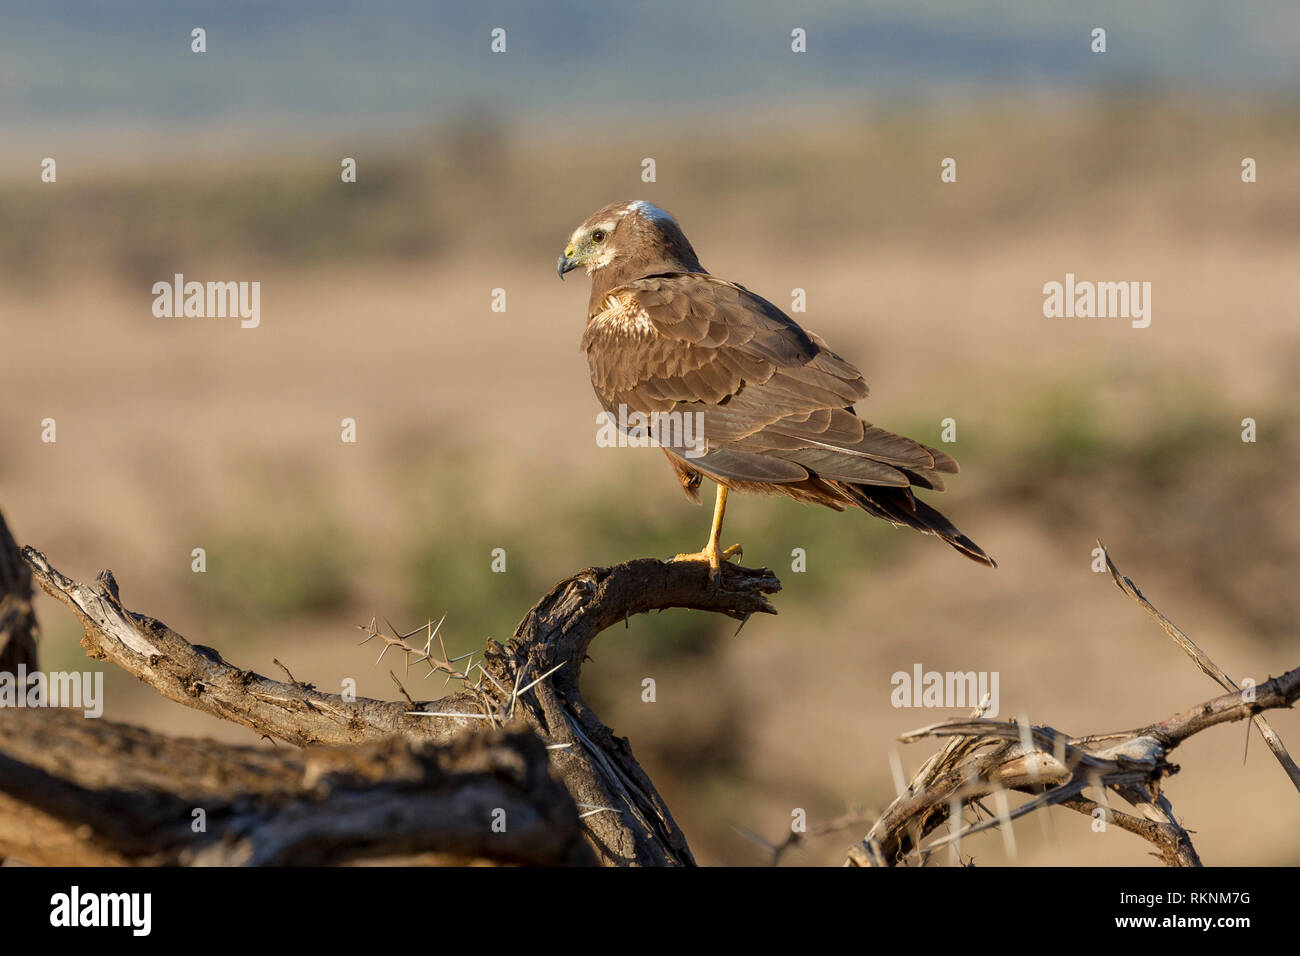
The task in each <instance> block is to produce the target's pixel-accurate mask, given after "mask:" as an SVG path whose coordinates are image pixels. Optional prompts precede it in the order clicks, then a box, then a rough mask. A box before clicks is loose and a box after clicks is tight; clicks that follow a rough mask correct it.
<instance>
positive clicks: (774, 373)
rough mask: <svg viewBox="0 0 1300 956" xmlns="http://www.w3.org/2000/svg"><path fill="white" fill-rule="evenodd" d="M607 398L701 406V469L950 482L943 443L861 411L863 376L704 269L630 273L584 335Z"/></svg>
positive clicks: (644, 404) (741, 474)
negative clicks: (918, 438)
mask: <svg viewBox="0 0 1300 956" xmlns="http://www.w3.org/2000/svg"><path fill="white" fill-rule="evenodd" d="M583 345H584V347H585V349H586V351H587V356H588V362H589V365H590V368H591V373H592V384H593V385H594V386H595V388H596V392H597V394H598V395H599V396H600V398H601V401H602V403H603V404H604V405H605V407H606V408H607V409H610V410H611V411H614V410H616V409H617V407H618V406H619V405H624V406H626V407H627V408H628V409H629V410H632V411H639V412H643V413H646V414H650V413H654V412H668V411H681V412H694V413H698V414H700V415H701V416H702V434H703V437H704V439H705V440H706V441H707V445H708V451H709V453H708V454H707V455H706V456H704V457H702V458H701V457H697V458H695V460H694V461H693V462H692V464H693V465H695V466H698V467H700V468H701V470H704V471H707V472H710V473H713V474H717V475H719V476H721V477H725V478H734V479H737V480H746V481H760V482H762V481H768V482H778V483H779V482H790V481H800V480H803V478H806V477H807V473H808V471H812V472H814V473H816V474H818V475H820V476H823V477H826V478H831V479H835V480H840V481H853V482H862V483H864V484H873V485H896V486H906V485H908V484H909V483H917V484H921V485H923V486H926V487H932V488H942V487H943V484H942V481H941V480H940V478H939V476H938V474H937V472H949V473H951V472H955V471H956V470H957V466H956V462H954V461H953V460H952V459H951V458H950V457H949V456H947V455H945V454H944V453H943V452H940V451H937V450H935V449H932V448H929V447H927V446H925V445H922V444H920V443H919V442H914V441H912V440H911V439H908V438H904V437H902V436H900V435H895V434H893V433H892V432H888V431H886V430H884V429H882V428H877V427H875V426H873V425H871V424H870V423H869V422H865V421H863V420H862V419H860V418H858V417H857V415H856V414H855V413H854V411H853V408H852V406H853V405H854V403H855V402H858V401H860V400H862V399H863V398H865V397H866V396H867V391H868V390H867V385H866V383H865V382H864V381H863V379H862V374H861V373H860V372H859V371H858V370H857V369H856V368H854V367H853V366H852V365H851V364H849V363H848V362H846V361H844V359H842V358H840V357H839V356H838V355H836V354H835V353H834V352H832V351H830V350H829V349H828V348H827V347H826V345H825V343H824V342H823V341H822V340H821V339H820V338H818V337H817V336H815V335H811V334H810V333H808V332H805V331H804V330H803V329H802V328H800V327H799V325H798V324H797V323H796V322H794V321H793V320H792V319H790V318H789V317H788V316H786V315H785V314H784V313H782V312H781V310H780V309H778V308H777V307H776V306H775V305H773V304H772V303H770V302H768V301H767V300H765V299H762V298H760V297H759V296H757V295H754V294H753V293H752V292H749V291H748V290H747V289H745V288H743V287H741V286H738V285H735V284H733V283H729V282H725V281H723V280H720V279H716V278H714V277H713V276H710V275H706V274H701V273H673V274H668V275H662V276H651V277H648V278H645V279H639V280H637V281H635V282H630V283H627V284H626V285H623V286H620V287H619V288H618V289H616V290H614V292H613V293H611V295H610V296H609V298H608V299H607V300H606V306H605V311H604V312H601V313H598V314H597V315H595V316H593V317H592V319H591V321H590V322H589V323H588V326H587V333H586V336H584V339H583ZM724 452H725V453H726V454H723V453H724Z"/></svg>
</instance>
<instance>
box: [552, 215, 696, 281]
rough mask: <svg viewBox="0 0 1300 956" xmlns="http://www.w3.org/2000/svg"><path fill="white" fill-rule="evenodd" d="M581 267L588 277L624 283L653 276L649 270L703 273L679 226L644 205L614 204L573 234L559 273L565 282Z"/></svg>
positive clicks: (558, 266) (561, 257)
mask: <svg viewBox="0 0 1300 956" xmlns="http://www.w3.org/2000/svg"><path fill="white" fill-rule="evenodd" d="M579 266H581V267H582V268H584V269H586V270H587V275H589V276H590V275H595V274H596V272H597V271H598V270H606V272H607V273H608V274H609V275H610V277H611V278H612V277H613V276H614V275H617V276H618V277H619V279H620V280H626V279H629V278H637V277H638V276H639V275H648V274H651V273H649V272H645V271H642V270H644V269H645V268H646V267H647V266H653V267H655V268H656V269H659V271H670V272H702V271H703V268H702V267H701V266H700V261H699V259H697V258H696V257H695V250H694V249H692V248H691V244H690V242H689V241H687V239H686V236H685V235H684V234H683V233H682V230H681V227H680V226H678V225H677V221H676V220H675V219H673V217H672V216H670V215H668V213H666V212H664V211H663V210H662V209H660V208H659V207H658V206H656V205H653V204H652V203H648V202H646V201H645V200H643V199H638V200H635V201H633V202H616V203H610V204H609V205H608V206H605V207H604V208H602V209H598V210H596V211H595V212H594V213H592V214H591V215H590V216H589V217H587V221H586V222H584V223H583V224H582V225H581V226H579V227H578V228H577V229H575V230H573V235H571V236H569V244H568V245H567V246H565V248H564V255H562V256H560V259H559V261H558V262H557V263H556V264H555V271H556V273H557V274H558V275H559V277H560V278H561V279H563V278H564V274H565V273H566V272H571V271H572V270H574V269H576V268H578V267H579ZM660 267H662V268H660Z"/></svg>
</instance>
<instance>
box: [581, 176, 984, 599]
mask: <svg viewBox="0 0 1300 956" xmlns="http://www.w3.org/2000/svg"><path fill="white" fill-rule="evenodd" d="M579 266H582V267H583V268H585V269H586V270H587V275H588V276H590V277H591V302H590V304H589V306H588V308H587V329H586V332H585V334H584V335H583V337H582V347H583V349H584V350H585V351H586V353H587V362H588V365H589V366H590V368H591V383H592V385H594V386H595V389H596V395H597V397H598V398H599V399H600V402H601V404H602V405H603V406H604V407H605V410H606V412H608V413H609V414H610V416H611V417H612V418H613V419H614V420H615V421H617V422H618V423H619V428H620V429H621V430H622V431H623V432H624V433H625V434H629V435H636V436H638V437H641V438H645V437H646V435H647V434H649V435H650V436H651V437H652V438H653V439H654V441H655V443H656V444H659V445H660V446H661V447H662V448H663V451H664V454H665V455H667V456H668V461H669V462H670V463H671V465H672V467H673V469H674V471H676V473H677V477H678V478H679V479H680V481H681V483H682V488H683V490H684V491H685V492H686V495H687V497H688V498H690V499H691V500H693V501H695V502H697V503H698V502H699V500H700V493H699V487H700V481H701V479H702V477H705V476H707V477H709V478H711V479H713V481H715V482H716V483H717V485H718V497H717V504H716V506H715V508H714V512H713V527H712V530H711V531H710V533H709V540H708V543H707V544H706V545H705V546H704V550H703V551H700V552H698V553H694V554H679V555H677V557H676V558H675V559H674V560H687V561H707V562H708V564H709V566H710V567H711V568H713V571H714V574H715V576H716V575H717V574H718V572H719V570H720V568H721V563H722V561H723V560H725V559H728V558H732V557H735V556H738V555H739V554H740V553H741V548H740V546H739V545H733V546H732V547H730V548H727V549H726V550H722V548H721V547H720V541H721V536H722V518H723V514H724V513H725V511H726V507H727V492H728V490H729V489H734V490H736V491H762V492H769V493H775V494H782V495H786V496H788V497H790V498H794V499H796V500H798V501H811V502H815V503H817V504H819V505H825V506H826V507H828V508H834V509H835V510H836V511H843V510H844V509H845V508H847V507H849V506H857V507H858V508H861V509H862V510H863V511H866V512H868V513H869V514H873V515H875V516H876V517H877V518H884V519H885V520H886V521H889V522H891V523H893V524H895V525H906V526H907V527H909V528H915V529H916V530H918V531H921V532H923V533H925V534H933V535H938V536H939V537H940V538H943V540H945V541H947V542H948V543H949V544H950V545H952V546H953V547H954V548H956V549H957V550H958V551H960V552H961V553H962V554H964V555H966V556H967V557H968V558H971V559H972V560H975V561H978V562H980V563H981V564H987V565H989V566H990V567H996V566H997V565H996V563H995V562H994V560H993V559H992V558H990V557H989V556H988V555H987V554H985V553H984V551H983V549H982V548H980V546H979V545H977V544H976V543H975V542H974V541H972V540H971V539H970V538H968V537H966V536H965V535H964V534H962V533H961V532H960V531H958V530H957V529H956V528H955V527H953V525H952V523H951V522H950V521H949V520H948V519H947V518H945V517H944V516H943V515H942V514H940V513H939V512H938V511H936V510H935V509H934V508H931V507H930V506H929V505H927V504H926V503H925V502H923V501H921V500H919V499H918V498H917V497H916V496H915V495H914V494H913V493H912V486H913V485H915V486H917V487H919V488H928V489H930V490H932V491H942V490H943V479H942V477H941V475H942V474H956V473H957V462H955V461H954V460H953V459H952V458H950V457H949V456H948V455H946V454H944V453H943V452H941V451H938V450H937V449H934V448H930V447H929V446H927V445H922V444H921V443H920V442H916V441H913V440H912V439H910V438H904V437H902V436H901V435H895V434H893V433H892V432H888V431H885V430H884V429H883V428H877V427H876V426H875V425H872V424H871V423H870V422H866V421H863V420H862V419H861V418H859V417H858V415H857V412H856V411H855V410H854V407H853V406H854V403H855V402H859V401H861V400H862V399H864V398H866V397H867V385H866V383H865V382H864V381H863V380H862V373H861V372H859V371H858V370H857V369H856V368H854V367H853V366H852V365H850V364H849V363H848V362H846V361H845V360H844V359H842V358H840V357H839V356H838V355H836V354H835V353H834V352H832V351H831V350H830V349H829V348H827V347H826V343H825V342H823V341H822V340H821V338H819V337H818V336H817V335H815V334H813V333H811V332H807V331H805V330H804V329H802V328H800V326H799V324H798V323H797V322H795V321H794V320H793V319H791V318H790V317H789V316H787V315H786V314H785V313H783V312H782V311H781V310H780V309H778V308H777V307H776V306H775V305H773V304H772V303H771V302H768V301H767V300H766V299H764V298H761V297H760V296H757V295H755V294H754V293H753V292H750V291H749V290H748V289H746V288H745V287H744V286H742V285H737V284H736V283H734V282H727V281H726V280H724V279H719V278H717V277H716V276H712V275H710V274H709V273H708V272H707V271H705V269H704V267H703V266H702V265H700V260H699V259H698V258H697V257H696V255H695V250H694V249H693V248H691V244H690V242H689V241H688V240H687V238H686V236H685V234H684V233H683V232H682V230H681V227H679V226H678V225H677V222H676V220H674V219H673V217H672V216H670V215H669V214H668V213H666V212H664V211H663V210H662V209H660V208H658V207H657V206H654V205H652V204H650V203H648V202H644V201H637V202H620V203H612V204H611V205H608V206H605V207H604V208H603V209H600V210H597V211H596V212H595V213H593V214H592V215H591V217H590V218H588V219H587V221H586V222H584V223H583V224H582V225H581V226H579V227H578V228H577V229H576V230H574V232H573V235H572V236H570V237H569V244H568V246H567V247H566V248H565V250H564V255H562V256H560V259H559V262H558V263H557V264H556V271H557V272H558V273H559V275H560V278H564V274H565V273H566V272H569V271H570V270H572V269H576V268H578V267H579Z"/></svg>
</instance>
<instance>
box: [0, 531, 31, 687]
mask: <svg viewBox="0 0 1300 956" xmlns="http://www.w3.org/2000/svg"><path fill="white" fill-rule="evenodd" d="M36 640H37V629H36V614H35V612H34V611H33V610H32V575H31V571H30V570H29V569H28V567H27V562H26V561H24V560H23V559H22V556H21V555H20V554H19V553H18V545H16V544H15V543H14V539H13V535H11V534H10V533H9V526H8V525H7V524H5V519H4V515H0V673H9V674H14V673H17V672H18V667H19V665H20V664H21V665H22V666H23V667H25V668H26V669H27V670H28V671H34V670H36V666H37V653H36Z"/></svg>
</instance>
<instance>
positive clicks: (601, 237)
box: [591, 229, 605, 242]
mask: <svg viewBox="0 0 1300 956" xmlns="http://www.w3.org/2000/svg"><path fill="white" fill-rule="evenodd" d="M591 241H592V242H604V241H605V230H604V229H597V230H596V231H595V232H593V233H592V234H591Z"/></svg>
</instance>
